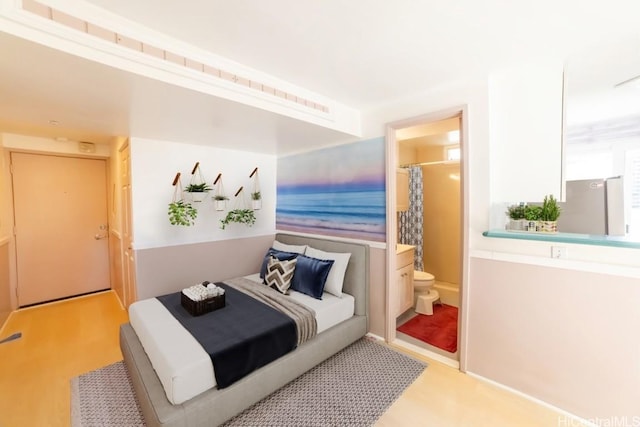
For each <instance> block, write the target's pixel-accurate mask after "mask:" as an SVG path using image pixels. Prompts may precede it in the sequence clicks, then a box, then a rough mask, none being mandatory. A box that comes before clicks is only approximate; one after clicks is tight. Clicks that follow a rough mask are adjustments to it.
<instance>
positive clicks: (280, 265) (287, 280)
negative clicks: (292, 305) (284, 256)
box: [264, 256, 297, 295]
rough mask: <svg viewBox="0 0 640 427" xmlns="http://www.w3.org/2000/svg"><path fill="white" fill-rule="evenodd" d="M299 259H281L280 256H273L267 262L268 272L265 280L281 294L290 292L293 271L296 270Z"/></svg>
mask: <svg viewBox="0 0 640 427" xmlns="http://www.w3.org/2000/svg"><path fill="white" fill-rule="evenodd" d="M296 262H297V259H295V258H294V259H291V260H288V261H280V260H279V259H278V258H276V257H274V256H271V257H270V258H269V262H268V263H267V273H266V274H265V276H264V280H265V283H266V285H267V286H269V287H270V288H273V289H275V290H276V291H278V292H280V293H281V294H285V295H287V294H289V287H291V280H292V279H293V273H294V272H295V270H296Z"/></svg>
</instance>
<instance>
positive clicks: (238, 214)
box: [220, 209, 256, 230]
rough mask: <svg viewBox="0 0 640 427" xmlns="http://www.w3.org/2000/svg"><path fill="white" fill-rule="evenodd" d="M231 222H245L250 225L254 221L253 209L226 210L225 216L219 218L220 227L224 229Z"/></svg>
mask: <svg viewBox="0 0 640 427" xmlns="http://www.w3.org/2000/svg"><path fill="white" fill-rule="evenodd" d="M232 222H237V223H238V224H246V225H248V226H249V227H251V226H252V225H253V224H254V223H255V222H256V214H255V213H254V212H253V209H233V210H230V211H229V212H227V216H226V217H224V219H221V220H220V224H221V225H220V228H221V229H223V230H224V229H225V227H226V226H227V225H229V224H230V223H232Z"/></svg>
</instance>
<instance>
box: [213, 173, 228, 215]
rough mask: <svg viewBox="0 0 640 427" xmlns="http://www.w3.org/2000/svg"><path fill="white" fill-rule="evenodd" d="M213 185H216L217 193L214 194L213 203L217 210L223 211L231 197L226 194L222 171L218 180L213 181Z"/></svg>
mask: <svg viewBox="0 0 640 427" xmlns="http://www.w3.org/2000/svg"><path fill="white" fill-rule="evenodd" d="M213 185H214V186H215V187H216V194H214V195H213V197H212V198H213V203H214V205H215V208H216V210H217V211H223V210H225V209H226V208H227V200H229V198H228V197H227V196H225V194H224V187H223V186H222V174H221V173H219V174H218V176H217V178H216V180H215V181H213Z"/></svg>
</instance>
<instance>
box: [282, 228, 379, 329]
mask: <svg viewBox="0 0 640 427" xmlns="http://www.w3.org/2000/svg"><path fill="white" fill-rule="evenodd" d="M276 239H277V240H278V241H279V242H282V243H287V244H290V245H309V246H312V247H314V248H316V249H320V250H321V251H325V252H341V253H345V252H351V257H350V258H349V265H348V266H347V272H346V274H345V277H344V287H343V291H344V292H345V293H348V294H349V295H352V296H353V297H354V298H355V299H356V306H355V314H357V315H359V316H367V318H368V317H369V246H368V245H363V244H358V243H346V242H339V241H335V240H329V239H322V238H315V237H306V236H295V235H293V234H284V233H278V234H276Z"/></svg>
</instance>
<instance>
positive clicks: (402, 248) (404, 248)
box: [396, 243, 416, 255]
mask: <svg viewBox="0 0 640 427" xmlns="http://www.w3.org/2000/svg"><path fill="white" fill-rule="evenodd" d="M415 248H416V247H415V246H413V245H403V244H401V243H398V244H397V245H396V254H397V255H400V254H401V253H403V252H407V251H410V250H412V249H415Z"/></svg>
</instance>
